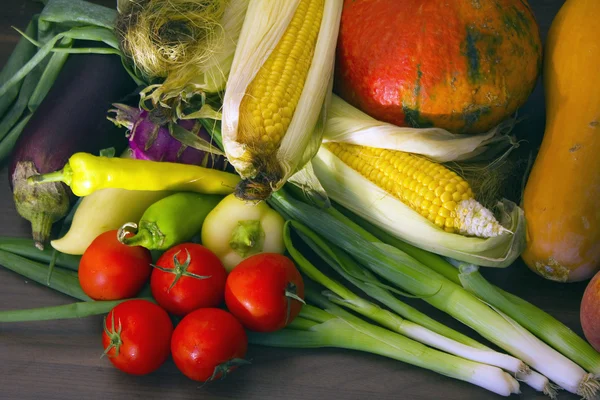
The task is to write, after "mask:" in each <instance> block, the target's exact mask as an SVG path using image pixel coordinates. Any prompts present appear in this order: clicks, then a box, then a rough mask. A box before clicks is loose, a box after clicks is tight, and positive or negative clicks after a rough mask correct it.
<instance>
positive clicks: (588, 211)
mask: <svg viewBox="0 0 600 400" xmlns="http://www.w3.org/2000/svg"><path fill="white" fill-rule="evenodd" d="M599 15H600V1H598V0H567V2H566V3H565V4H564V5H563V6H562V8H561V10H560V11H559V13H558V14H557V15H556V17H555V19H554V21H553V22H552V26H551V28H550V31H549V32H548V39H547V43H546V50H545V60H544V70H543V78H544V88H545V92H546V129H545V132H544V138H543V140H542V144H541V147H540V150H539V153H538V155H537V158H536V161H535V164H534V166H533V169H532V170H531V174H530V176H529V179H528V181H527V185H526V187H525V193H524V195H523V196H524V197H523V209H524V211H525V217H526V219H527V247H526V249H525V252H524V253H523V255H522V257H523V260H524V261H525V263H526V264H527V265H528V266H529V267H530V268H531V269H532V270H533V271H535V272H537V273H538V274H540V275H542V276H543V277H545V278H547V279H552V280H555V281H560V282H573V281H581V280H584V279H589V278H590V277H592V276H593V275H594V273H595V272H596V271H597V270H598V269H600V89H599V88H600V73H599V72H598V71H600V69H599V68H600V67H598V64H599V61H600V18H599V17H598V16H599Z"/></svg>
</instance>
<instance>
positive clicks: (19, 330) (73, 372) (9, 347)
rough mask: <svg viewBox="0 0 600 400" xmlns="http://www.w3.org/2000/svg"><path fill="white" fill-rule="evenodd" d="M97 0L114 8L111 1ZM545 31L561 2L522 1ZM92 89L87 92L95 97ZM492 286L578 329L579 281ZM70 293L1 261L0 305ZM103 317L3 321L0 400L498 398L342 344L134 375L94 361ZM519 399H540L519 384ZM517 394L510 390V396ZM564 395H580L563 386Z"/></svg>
mask: <svg viewBox="0 0 600 400" xmlns="http://www.w3.org/2000/svg"><path fill="white" fill-rule="evenodd" d="M98 2H99V3H102V4H105V5H108V6H112V5H114V4H115V3H116V0H103V1H98ZM529 3H530V5H531V6H532V8H533V10H534V12H535V15H536V18H537V20H538V23H539V25H540V29H541V33H542V37H543V38H544V39H545V37H546V33H547V31H548V27H549V25H550V22H551V20H552V18H553V17H554V15H555V14H556V12H557V11H558V9H559V7H560V6H561V5H562V3H563V1H562V0H529ZM40 8H41V6H40V4H39V3H35V2H33V1H31V0H2V6H1V9H0V65H4V63H5V61H6V59H7V57H8V56H9V54H10V52H11V51H12V49H13V48H14V46H15V44H16V42H17V40H18V36H17V34H16V32H15V31H14V30H12V29H11V26H16V27H19V28H24V27H25V26H26V24H27V22H28V21H29V19H30V18H31V16H32V15H33V14H34V13H35V12H37V11H38V10H40ZM92 95H93V94H92ZM520 115H521V116H525V117H527V119H526V120H525V121H524V122H523V123H521V124H520V125H519V127H518V129H519V130H520V131H521V133H523V132H524V133H526V134H527V135H531V137H535V136H536V135H537V136H539V135H541V133H542V132H543V119H544V112H543V93H542V90H541V86H540V85H539V84H538V87H537V88H536V90H535V92H534V93H533V94H532V96H531V98H530V100H529V102H528V103H527V104H526V105H525V106H524V107H523V108H522V110H521V111H520ZM6 175H7V174H6V168H5V167H4V168H3V169H2V170H1V171H0V235H3V236H19V237H27V236H28V234H29V226H28V224H27V223H26V222H25V221H24V220H23V219H21V218H20V217H19V216H18V215H17V213H16V211H15V208H14V205H13V202H12V197H11V193H10V191H9V187H8V183H7V177H6ZM485 275H486V276H487V277H488V278H489V279H490V280H491V281H492V282H494V283H496V284H497V285H499V286H501V287H503V288H504V289H507V290H509V291H512V292H513V293H515V294H517V295H518V296H521V297H523V298H524V299H526V300H528V301H531V302H532V303H534V304H536V305H538V306H540V307H542V308H543V309H544V310H546V311H548V312H549V313H551V314H552V315H554V316H555V317H557V318H558V319H559V320H561V321H563V322H564V323H565V324H567V325H568V326H569V327H571V328H572V329H573V330H575V331H576V332H578V333H579V334H581V327H580V323H579V305H580V301H581V296H582V294H583V291H584V288H585V283H578V284H557V283H552V282H548V281H545V280H543V279H541V278H539V277H537V276H536V275H534V274H533V273H532V272H530V271H529V270H528V269H527V268H526V267H525V266H524V265H523V264H522V263H521V262H520V261H518V262H516V263H515V265H513V266H511V267H509V268H507V269H505V270H486V271H485ZM71 301H72V300H71V299H70V298H68V297H66V296H64V295H61V294H58V293H55V292H53V291H52V290H50V289H47V288H44V287H42V286H40V285H38V284H35V283H32V282H28V281H27V280H25V279H23V278H22V277H20V276H18V275H16V274H14V273H12V272H9V271H7V270H5V269H3V268H0V309H16V308H31V307H42V306H50V305H59V304H66V303H69V302H71ZM412 303H413V304H414V305H416V306H418V307H419V308H421V309H423V310H425V311H427V312H428V313H430V315H432V316H434V317H436V318H438V319H439V320H441V321H442V322H445V323H447V324H448V325H449V326H452V327H454V328H456V329H459V330H461V331H463V332H466V333H469V334H471V335H473V336H474V337H477V335H476V334H475V333H473V332H471V331H469V330H468V329H466V328H464V327H463V326H461V325H460V324H459V323H457V322H455V321H454V320H452V319H451V318H449V317H448V316H446V315H442V314H441V313H440V312H437V310H433V309H430V308H427V307H424V306H423V304H420V303H422V302H412ZM101 322H102V317H101V316H98V317H92V318H85V319H80V320H66V321H49V322H29V323H13V324H2V325H0V399H47V400H50V399H60V400H66V399H137V398H140V399H141V398H145V399H151V398H168V399H171V400H175V399H229V398H244V399H264V400H267V399H284V398H285V399H287V400H292V399H336V398H340V399H365V398H373V399H382V400H383V399H394V400H395V399H399V398H403V399H415V400H416V399H448V400H450V399H456V400H458V399H461V400H463V399H479V400H485V399H496V398H500V397H499V396H496V395H494V394H491V393H490V392H487V391H485V390H483V389H480V388H478V387H475V386H473V385H469V384H466V383H463V382H460V381H457V380H453V379H449V378H446V377H443V376H441V375H438V374H435V373H433V372H429V371H427V370H423V369H420V368H417V367H412V366H410V365H406V364H403V363H401V362H398V361H394V360H390V359H386V358H383V357H379V356H375V355H370V354H364V353H359V352H354V351H346V350H339V349H317V350H296V349H272V348H264V347H258V346H251V347H250V349H249V352H248V358H249V359H250V360H251V361H252V365H251V366H247V367H243V368H241V369H239V370H238V371H236V372H235V373H234V374H232V375H231V376H230V377H229V378H228V379H226V380H224V381H219V382H214V383H211V384H209V385H204V386H201V385H199V384H198V383H195V382H193V381H190V380H188V379H187V378H185V377H184V376H183V375H181V374H180V373H179V372H178V371H177V369H176V367H175V365H174V364H173V362H172V361H171V360H169V361H168V362H167V363H166V364H165V365H163V366H162V367H161V368H160V369H159V370H158V371H157V372H155V373H153V374H151V375H149V376H145V377H134V376H129V375H126V374H124V373H121V372H119V371H117V370H116V369H114V368H113V367H112V365H111V364H110V362H109V361H108V360H107V359H106V358H102V359H101V358H100V355H101V354H102V346H101V342H100V335H101V331H102V326H101ZM522 392H523V393H522V394H521V395H520V397H521V398H523V399H542V398H545V396H543V395H541V394H538V393H535V392H534V391H533V390H531V389H530V388H529V387H526V386H524V385H522ZM513 397H516V396H513ZM560 398H561V399H575V398H577V396H573V395H569V394H567V393H564V392H563V393H561V395H560Z"/></svg>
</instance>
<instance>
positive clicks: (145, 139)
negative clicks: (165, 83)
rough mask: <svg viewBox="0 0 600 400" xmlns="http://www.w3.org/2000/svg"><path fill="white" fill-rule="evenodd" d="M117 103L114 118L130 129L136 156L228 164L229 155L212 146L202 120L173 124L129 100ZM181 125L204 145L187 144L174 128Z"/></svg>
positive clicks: (217, 165) (216, 165) (216, 166)
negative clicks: (129, 103)
mask: <svg viewBox="0 0 600 400" xmlns="http://www.w3.org/2000/svg"><path fill="white" fill-rule="evenodd" d="M114 107H115V109H114V110H111V111H112V112H113V113H114V118H111V121H113V122H114V123H115V124H117V125H119V126H124V127H125V128H127V129H128V130H129V133H128V135H127V136H128V137H129V147H130V149H131V154H132V156H133V158H137V159H142V160H152V161H166V162H177V163H182V164H193V165H201V166H203V167H206V168H213V169H221V170H222V169H225V167H226V166H227V165H226V162H225V157H224V156H223V154H222V153H221V152H220V151H219V150H218V148H216V147H214V146H211V144H210V142H211V136H210V134H209V133H208V132H207V131H206V130H205V129H204V127H203V126H202V124H201V123H200V122H199V121H198V120H179V121H177V124H176V125H173V124H171V123H170V122H166V121H165V120H164V118H160V117H155V116H154V115H153V114H152V113H150V112H148V111H146V110H142V109H138V108H134V107H130V106H127V105H125V104H114ZM178 128H179V131H178V133H184V134H186V135H189V136H187V137H188V138H189V137H192V138H193V139H194V142H195V143H196V144H198V147H200V148H203V149H202V150H201V149H198V148H196V147H191V146H187V145H185V144H182V142H181V141H179V140H178V139H176V138H175V137H174V135H173V134H172V130H173V129H178ZM182 130H184V131H187V132H182ZM176 133H177V132H175V134H176Z"/></svg>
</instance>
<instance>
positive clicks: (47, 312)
mask: <svg viewBox="0 0 600 400" xmlns="http://www.w3.org/2000/svg"><path fill="white" fill-rule="evenodd" d="M123 301H126V300H112V301H86V302H77V303H71V304H64V305H61V306H53V307H39V308H29V309H23V310H5V311H0V322H27V321H50V320H57V319H72V318H84V317H89V316H92V315H100V314H107V313H108V312H109V311H110V310H112V309H113V308H114V307H115V306H117V305H118V304H119V303H122V302H123Z"/></svg>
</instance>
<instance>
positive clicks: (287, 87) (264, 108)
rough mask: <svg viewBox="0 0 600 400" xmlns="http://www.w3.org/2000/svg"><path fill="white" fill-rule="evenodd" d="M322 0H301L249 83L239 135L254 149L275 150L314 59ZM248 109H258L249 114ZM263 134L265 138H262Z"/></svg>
mask: <svg viewBox="0 0 600 400" xmlns="http://www.w3.org/2000/svg"><path fill="white" fill-rule="evenodd" d="M324 4H325V2H324V0H300V1H299V3H298V6H297V8H296V11H295V12H294V15H293V17H292V19H291V21H290V24H289V25H288V27H287V28H286V30H285V32H284V33H283V35H282V37H281V40H280V41H279V43H278V44H277V46H276V47H275V49H274V50H273V52H272V53H271V54H270V55H269V57H268V58H267V60H266V61H265V63H264V64H263V66H262V67H261V68H260V70H259V71H258V73H257V74H256V76H255V77H254V79H253V81H252V82H251V83H250V85H248V88H247V91H246V94H245V95H244V98H243V99H242V102H241V104H240V109H239V126H238V132H239V134H238V136H239V138H240V140H241V141H242V142H244V143H246V144H247V145H248V146H249V147H252V148H253V150H254V151H255V152H259V153H263V154H264V155H268V154H270V153H273V152H275V151H276V150H277V149H278V148H279V146H280V144H281V141H282V139H283V137H284V136H285V133H286V132H287V129H288V127H289V125H290V122H291V117H292V116H293V114H294V111H295V110H296V107H297V105H298V102H299V100H300V95H301V94H302V89H303V88H304V82H305V81H306V77H307V75H308V70H309V68H310V65H311V63H312V60H313V56H314V50H315V46H316V43H317V36H318V34H319V30H320V27H321V20H322V18H323V10H324ZM249 110H257V111H258V117H257V114H250V115H254V118H249V113H248V111H249ZM265 138H266V140H265Z"/></svg>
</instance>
